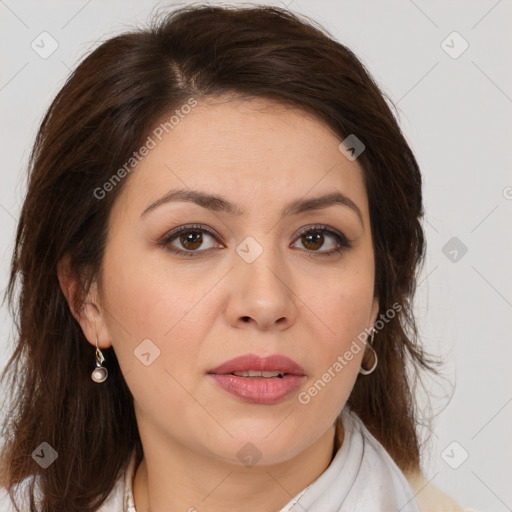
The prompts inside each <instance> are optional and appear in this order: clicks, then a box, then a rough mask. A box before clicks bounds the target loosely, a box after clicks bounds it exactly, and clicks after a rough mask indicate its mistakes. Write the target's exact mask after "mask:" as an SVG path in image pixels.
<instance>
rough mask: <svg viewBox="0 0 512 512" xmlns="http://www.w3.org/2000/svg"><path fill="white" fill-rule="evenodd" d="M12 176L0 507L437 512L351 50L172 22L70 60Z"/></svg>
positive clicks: (403, 194) (423, 361) (409, 227)
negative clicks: (12, 326) (14, 319)
mask: <svg viewBox="0 0 512 512" xmlns="http://www.w3.org/2000/svg"><path fill="white" fill-rule="evenodd" d="M30 164H31V174H30V183H29V187H28V192H27V196H26V199H25V202H24V205H23V209H22V213H21V218H20V222H19V226H18V231H17V238H16V247H15V251H14V256H13V261H12V269H11V278H10V283H9V288H8V294H9V300H10V304H11V307H12V308H13V310H15V312H16V311H17V312H18V314H17V316H18V324H19V336H18V340H17V346H16V350H15V352H14V354H13V356H12V358H11V360H10V361H9V365H8V367H7V370H6V371H7V373H6V375H10V376H11V381H10V385H11V389H12V390H13V396H15V397H16V399H15V400H12V410H11V411H10V414H9V415H8V418H10V419H9V421H7V422H6V424H5V426H4V435H5V437H6V439H7V441H6V443H5V447H4V449H3V453H2V462H3V482H2V483H3V486H4V487H5V490H4V494H3V496H2V498H0V500H3V501H0V503H1V504H2V507H1V510H15V508H14V503H11V502H15V501H16V499H18V501H17V503H18V506H20V507H21V510H29V508H30V510H41V511H57V510H65V511H68V512H70V511H78V510H81V511H84V510H87V511H90V512H93V511H101V512H107V511H109V512H110V511H111V512H119V511H131V512H133V511H134V510H137V511H138V512H142V511H151V512H155V511H164V510H165V511H169V510H172V511H175V510H188V511H189V512H192V511H203V510H208V511H220V510H222V511H227V510H233V511H234V510H240V509H242V510H244V511H249V512H250V511H260V512H261V511H274V510H281V511H285V510H308V511H317V512H320V511H321V512H330V511H335V510H343V511H352V510H358V511H370V510H371V511H376V510H383V511H390V510H401V511H402V512H417V511H420V510H421V511H425V510H441V509H442V510H462V508H461V507H460V506H459V505H457V504H456V503H455V502H454V501H453V500H452V499H451V498H450V497H448V496H447V495H445V494H444V493H442V492H441V491H439V490H438V489H436V488H435V487H434V486H433V485H431V484H428V483H427V481H426V480H425V479H424V477H423V476H422V475H421V468H420V449H419V441H418V437H417V433H416V425H417V422H418V413H417V410H416V406H415V403H414V397H413V395H412V392H411V389H412V385H413V382H412V380H411V379H409V378H408V372H409V370H411V369H412V373H413V374H418V373H419V372H421V371H424V370H434V362H433V361H431V360H429V359H428V358H427V357H426V355H425V354H424V353H423V351H422V349H421V346H420V344H419V341H418V339H417V331H416V327H415V323H414V318H413V316H412V312H411V300H412V298H413V294H414V290H415V284H416V280H415V276H416V272H417V270H418V266H419V264H420V263H421V261H422V258H423V256H424V236H423V231H422V228H421V225H420V220H421V217H422V214H423V207H422V196H421V176H420V172H419V169H418V165H417V162H416V160H415V158H414V155H413V154H412V152H411V150H410V148H409V146H408V145H407V143H406V141H405V139H404V137H403V135H402V133H401V131H400V128H399V127H398V125H397V122H396V120H395V119H394V117H393V114H392V112H391V111H390V109H389V107H388V105H387V103H386V101H385V99H384V96H383V94H382V93H381V92H380V90H379V88H378V87H377V85H376V84H375V82H374V81H373V80H372V78H371V77H370V75H369V74H368V72H367V71H366V70H365V69H364V67H363V65H362V64H361V62H360V61H359V60H358V59H357V58H356V57H355V56H354V54H353V53H352V52H351V51H350V50H348V49H347V48H346V47H344V46H343V45H341V44H339V43H338V42H336V41H334V40H333V39H332V37H330V36H329V35H328V34H326V33H325V32H324V31H322V29H321V28H320V27H318V26H316V25H315V24H314V23H313V22H310V21H308V20H306V19H305V18H300V17H299V16H297V15H293V14H291V13H290V12H288V11H285V10H281V9H278V8H274V7H251V8H248V7H245V8H228V7H212V6H196V7H188V8H183V9H180V10H177V11H175V12H173V13H171V14H169V15H168V16H167V17H166V18H165V19H164V20H163V21H161V22H156V23H155V24H154V25H153V26H152V27H151V28H149V29H147V30H138V31H134V32H131V33H126V34H123V35H120V36H118V37H115V38H112V39H110V40H108V41H106V42H105V43H103V44H102V45H101V46H99V47H98V48H97V49H96V50H95V51H94V52H92V53H91V54H90V55H89V56H88V57H87V58H86V59H85V60H84V61H83V62H82V63H81V64H80V65H79V66H78V68H77V69H76V70H75V71H74V72H73V74H72V75H71V77H70V78H69V80H68V81H67V83H66V84H65V86H64V87H63V88H62V90H61V91H60V92H59V94H58V95H57V97H56V98H55V100H54V102H53V103H52V105H51V106H50V108H49V110H48V113H47V114H46V116H45V118H44V120H43V122H42V125H41V127H40V130H39V133H38V136H37V139H36V142H35V146H34V149H33V152H32V155H31V162H30ZM18 280H20V281H21V283H20V284H21V288H20V293H19V297H18V300H17V304H16V307H15V306H14V304H15V298H14V294H15V286H16V283H17V282H18ZM4 378H5V375H4ZM14 390H16V391H14ZM14 393H16V394H14ZM18 484H20V485H18ZM36 506H37V508H35V507H36ZM11 507H12V508H11Z"/></svg>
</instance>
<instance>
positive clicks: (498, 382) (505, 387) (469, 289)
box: [0, 0, 512, 512]
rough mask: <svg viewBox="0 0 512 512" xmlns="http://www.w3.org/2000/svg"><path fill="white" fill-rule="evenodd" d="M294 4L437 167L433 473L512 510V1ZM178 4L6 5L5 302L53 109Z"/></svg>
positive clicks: (429, 264)
mask: <svg viewBox="0 0 512 512" xmlns="http://www.w3.org/2000/svg"><path fill="white" fill-rule="evenodd" d="M286 2H287V3H288V4H289V9H291V10H292V11H296V12H300V13H304V14H306V15H308V16H311V17H312V18H313V19H315V20H316V21H318V22H319V23H321V24H322V25H323V26H324V27H325V28H326V29H327V30H329V31H330V33H331V34H332V35H333V36H334V37H336V38H337V39H338V40H339V41H340V42H341V43H343V44H346V45H347V46H348V47H349V48H351V49H352V50H353V51H354V52H355V53H356V55H357V56H358V57H359V58H360V59H361V60H362V61H363V63H364V64H365V65H366V66H367V68H368V69H369V71H370V73H371V74H372V75H373V76H374V77H375V78H376V80H377V82H378V83H379V85H380V86H381V88H382V89H383V91H385V92H386V94H388V95H389V97H390V98H391V100H392V101H393V102H394V103H395V104H396V105H397V106H398V109H399V121H400V124H401V126H402V129H403V131H404V133H405V135H406V138H407V140H408V141H409V143H410V145H411V147H412V149H413V151H414V152H415V154H416V156H417V159H418V161H419V164H420V167H421V169H422V173H423V179H424V198H425V209H426V216H425V222H424V228H425V233H426V237H427V258H426V262H425V265H424V269H423V272H422V277H421V278H420V280H419V286H418V292H417V297H416V304H415V311H416V314H417V321H418V325H419V329H420V334H421V338H422V340H423V343H424V345H425V347H426V348H427V350H429V351H430V352H431V353H433V354H435V355H436V356H439V357H441V358H442V359H443V360H444V362H445V367H444V370H443V376H444V379H442V380H439V379H438V380H436V381H429V382H426V389H427V394H428V395H429V396H430V398H431V400H432V406H433V410H434V413H436V418H435V421H434V423H433V429H432V432H431V435H430V441H429V443H428V444H427V445H426V447H425V463H424V471H425V473H426V475H427V477H428V478H429V479H432V481H433V482H434V483H435V484H436V485H437V486H439V487H441V488H442V489H444V490H445V491H447V492H448V493H450V494H451V495H452V496H454V498H455V499H456V500H458V501H459V502H460V503H461V504H462V505H464V506H466V507H469V506H471V507H474V508H475V509H479V510H482V511H483V510H486V511H493V512H502V511H503V512H504V511H509V510H512V487H511V486H510V475H511V474H512V462H511V461H512V443H511V442H510V432H511V431H512V428H511V426H512V376H511V372H510V362H511V358H512V357H511V356H512V349H511V345H512V343H511V334H510V333H511V331H512V329H511V327H512V320H511V319H512V272H511V271H510V262H511V261H512V258H511V255H512V241H511V239H512V237H511V220H512V165H511V163H512V156H511V155H512V152H511V151H510V147H511V144H510V139H511V135H512V130H511V128H512V67H511V66H510V62H512V60H511V56H512V55H511V54H512V51H511V50H512V37H511V33H510V32H511V31H510V27H511V21H512V2H511V1H510V0H498V1H496V0H489V1H483V0H482V1H464V2H461V1H446V0H444V1H428V2H427V1H423V0H415V1H412V0H394V1H386V2H382V1H377V0H374V1H361V0H360V1H356V0H341V1H334V0H331V1H329V0H314V1H305V0H293V1H291V2H290V0H286ZM231 3H232V4H234V3H242V2H231ZM255 3H261V2H255ZM267 3H274V4H275V5H281V6H282V5H284V4H280V3H278V2H267ZM163 5H169V6H172V5H173V4H172V3H170V2H167V3H159V4H157V3H155V2H152V1H137V2H135V1H99V0H89V1H87V0H80V1H70V0H66V1H45V2H41V1H15V0H5V1H3V0H0V53H1V66H0V70H1V71H0V73H1V74H0V109H1V124H0V148H1V159H2V165H1V168H0V180H1V181H0V239H1V250H0V256H1V261H0V265H1V266H0V292H2V291H3V290H4V289H5V286H6V284H7V280H8V269H9V263H10V258H11V252H12V248H13V240H14V233H15V228H16V222H17V218H18V215H19V211H20V207H21V204H22V201H23V195H24V190H25V184H26V183H25V173H26V163H27V158H28V155H29V151H30V148H31V145H32V143H33V140H34V136H35V133H36V130H37V127H38V124H39V123H40V121H41V119H42V115H43V113H44V111H45V110H46V109H47V107H48V106H49V104H50V101H51V99H52V98H53V97H54V95H55V94H56V93H57V91H58V90H59V89H60V88H61V87H62V85H63V84H64V81H65V79H66V77H67V75H68V74H69V72H70V70H71V69H73V68H74V67H75V66H76V64H77V63H78V61H79V60H80V58H81V57H83V56H84V55H85V54H86V53H87V52H89V51H90V50H92V49H93V48H95V47H96V46H97V45H98V44H99V43H100V42H101V41H103V40H105V39H107V38H109V37H111V36H113V35H115V34H117V33H119V32H122V31H124V30H126V29H128V28H130V27H131V26H133V25H141V24H144V23H145V22H146V21H147V19H148V16H149V14H150V12H151V11H152V9H154V8H155V6H163ZM43 32H47V33H48V34H49V36H50V37H49V36H48V35H45V34H43V35H41V34H42V33H43ZM41 38H46V39H45V44H44V47H45V48H46V50H45V51H48V52H49V51H50V50H52V49H53V48H52V45H54V46H55V44H57V45H58V46H57V47H56V49H55V51H53V53H52V54H51V55H49V56H47V55H41V52H42V50H41V47H42V46H43V44H42V43H41V42H40V41H41ZM34 41H35V43H33V42H34ZM38 41H39V43H38ZM54 41H55V42H54ZM37 44H39V51H35V50H34V49H33V47H34V46H36V45H37ZM36 47H37V46H36ZM43 57H45V58H43ZM63 158H65V155H63ZM507 262H508V263H507ZM0 315H1V316H0V367H2V368H3V366H4V365H5V363H6V361H7V357H8V355H9V354H10V351H11V350H12V341H13V339H12V338H13V331H12V320H11V318H10V317H9V316H8V312H7V308H6V307H5V306H4V307H3V308H2V309H1V310H0ZM419 398H420V400H421V396H420V397H419Z"/></svg>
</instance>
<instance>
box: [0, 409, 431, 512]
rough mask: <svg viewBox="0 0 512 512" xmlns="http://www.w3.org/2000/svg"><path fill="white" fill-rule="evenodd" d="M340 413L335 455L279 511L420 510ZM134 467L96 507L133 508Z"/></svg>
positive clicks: (371, 442) (370, 442) (4, 505)
mask: <svg viewBox="0 0 512 512" xmlns="http://www.w3.org/2000/svg"><path fill="white" fill-rule="evenodd" d="M341 418H342V421H343V427H344V439H343V443H342V445H341V447H340V448H339V450H338V451H337V452H336V455H335V457H334V458H333V460H332V461H331V463H330V464H329V466H328V467H327V468H326V470H325V471H324V472H323V473H322V474H321V475H320V476H319V477H318V478H317V479H316V480H314V481H313V482H312V483H311V484H310V485H308V486H307V487H305V488H304V489H303V490H302V491H301V492H299V493H298V494H297V495H296V496H295V497H294V498H293V499H291V500H290V501H289V502H288V503H287V504H286V505H285V506H284V507H283V508H282V509H281V510H280V511H279V512H304V511H308V512H398V511H400V512H421V511H420V509H419V506H418V504H417V502H416V499H415V498H414V494H413V491H412V489H411V487H410V485H409V483H408V481H407V480H406V478H405V476H404V475H403V473H402V472H401V471H400V469H399V468H398V466H397V465H396V464H395V462H394V461H393V459H392V458H391V457H390V455H389V454H388V453H387V452H386V450H385V449H384V447H383V446H382V445H381V444H380V443H379V441H377V439H376V438H375V437H374V436H373V435H372V434H371V433H370V432H369V431H368V429H367V428H366V427H365V425H364V424H363V422H362V421H361V419H360V418H359V417H358V416H357V415H356V414H355V413H354V412H353V411H351V410H350V409H349V407H348V405H346V406H345V407H344V409H343V411H342V412H341ZM134 471H135V452H134V453H133V455H132V458H131V460H130V463H129V464H128V466H127V468H126V470H125V471H124V472H123V474H122V475H121V476H120V477H119V479H118V480H117V481H116V484H115V487H114V488H113V490H112V492H111V493H110V494H109V496H108V498H107V500H106V501H105V502H104V503H103V505H102V506H101V507H100V509H99V510H98V512H136V510H135V507H134V503H133V495H132V482H133V477H134ZM29 478H31V477H27V479H25V480H24V481H23V483H22V484H21V485H22V486H23V485H24V484H26V483H27V482H26V481H27V480H28V479H29ZM25 503H26V502H25ZM297 503H298V505H296V506H295V507H294V505H295V504H297ZM0 510H1V511H2V512H15V509H14V507H13V505H11V504H10V501H9V500H8V496H7V495H6V491H5V489H0ZM22 512H25V510H23V509H22ZM27 512H28V509H27Z"/></svg>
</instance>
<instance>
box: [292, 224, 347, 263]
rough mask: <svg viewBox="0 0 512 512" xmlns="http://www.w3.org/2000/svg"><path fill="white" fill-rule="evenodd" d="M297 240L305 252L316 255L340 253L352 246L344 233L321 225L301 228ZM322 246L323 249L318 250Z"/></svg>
mask: <svg viewBox="0 0 512 512" xmlns="http://www.w3.org/2000/svg"><path fill="white" fill-rule="evenodd" d="M297 241H300V243H301V245H302V247H303V248H304V249H306V251H307V252H311V253H318V255H322V256H329V255H332V254H336V253H340V252H342V251H344V250H345V249H350V247H352V244H351V242H349V241H348V240H347V238H346V237H345V236H344V235H342V234H341V233H338V232H336V231H333V230H332V229H329V228H328V227H327V226H323V225H318V226H313V227H309V228H306V229H304V230H302V232H301V233H299V238H298V239H297ZM296 243H297V242H296ZM322 248H323V249H324V250H320V249H322Z"/></svg>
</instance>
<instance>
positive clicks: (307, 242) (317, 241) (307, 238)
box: [301, 233, 324, 251]
mask: <svg viewBox="0 0 512 512" xmlns="http://www.w3.org/2000/svg"><path fill="white" fill-rule="evenodd" d="M301 240H302V243H303V244H304V247H305V248H306V249H310V250H312V251H317V250H318V249H320V248H321V247H322V245H323V244H324V236H323V235H322V234H320V233H314V234H308V235H302V236H301Z"/></svg>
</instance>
